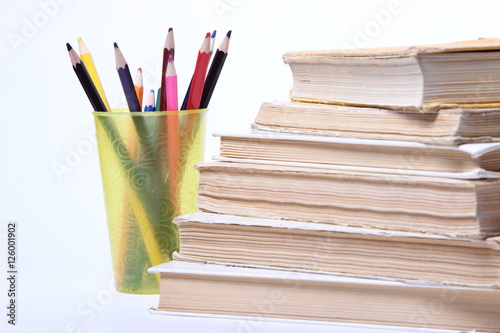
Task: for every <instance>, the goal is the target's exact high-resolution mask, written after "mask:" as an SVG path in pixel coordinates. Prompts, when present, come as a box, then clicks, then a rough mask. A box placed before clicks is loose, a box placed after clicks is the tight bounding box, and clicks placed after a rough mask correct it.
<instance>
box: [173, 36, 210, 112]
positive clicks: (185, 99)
mask: <svg viewBox="0 0 500 333" xmlns="http://www.w3.org/2000/svg"><path fill="white" fill-rule="evenodd" d="M216 34H217V30H214V31H213V32H212V35H211V36H210V58H209V61H210V59H212V54H213V52H212V51H213V49H214V44H215V35H216ZM192 83H193V78H192V77H191V81H189V86H188V88H187V91H186V95H185V96H184V99H183V100H182V105H181V110H186V108H187V102H188V98H189V93H190V92H191V84H192Z"/></svg>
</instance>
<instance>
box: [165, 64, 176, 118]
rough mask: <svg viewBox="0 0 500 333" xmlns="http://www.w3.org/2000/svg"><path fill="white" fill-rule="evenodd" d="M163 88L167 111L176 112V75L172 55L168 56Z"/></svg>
mask: <svg viewBox="0 0 500 333" xmlns="http://www.w3.org/2000/svg"><path fill="white" fill-rule="evenodd" d="M165 87H167V91H166V93H167V111H177V110H178V109H179V104H178V100H177V73H176V71H175V66H174V57H173V56H172V55H169V56H168V66H167V72H166V74H165Z"/></svg>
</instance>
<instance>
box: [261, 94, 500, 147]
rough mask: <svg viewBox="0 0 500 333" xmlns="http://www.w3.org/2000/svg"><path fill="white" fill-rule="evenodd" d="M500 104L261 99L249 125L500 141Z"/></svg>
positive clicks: (347, 134) (430, 140) (449, 141)
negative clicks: (401, 106)
mask: <svg viewBox="0 0 500 333" xmlns="http://www.w3.org/2000/svg"><path fill="white" fill-rule="evenodd" d="M499 123H500V108H489V109H485V108H481V109H477V108H476V109H474V108H468V109H467V108H451V109H442V110H440V111H439V112H426V113H422V112H421V111H419V110H404V111H398V110H388V109H382V108H373V107H356V106H342V105H329V104H317V103H294V102H280V101H274V102H266V103H262V105H261V106H260V108H259V111H258V113H257V116H256V117H255V120H254V122H253V124H252V128H254V129H261V130H266V131H274V132H284V133H296V134H309V135H318V136H329V137H338V138H355V139H356V138H357V139H370V140H371V139H374V140H394V141H412V142H422V143H427V144H432V145H452V146H453V145H459V144H465V143H483V142H498V141H500V126H498V124H499Z"/></svg>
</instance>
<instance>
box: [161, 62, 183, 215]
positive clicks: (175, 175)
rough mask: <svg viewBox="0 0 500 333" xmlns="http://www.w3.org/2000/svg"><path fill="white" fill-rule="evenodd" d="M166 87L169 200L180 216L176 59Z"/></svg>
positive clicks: (171, 65) (170, 68)
mask: <svg viewBox="0 0 500 333" xmlns="http://www.w3.org/2000/svg"><path fill="white" fill-rule="evenodd" d="M165 87H166V88H167V137H168V139H167V140H168V142H167V148H168V190H169V198H170V200H172V202H173V203H174V207H175V208H176V209H177V211H176V215H178V214H180V210H178V209H180V208H181V207H180V205H179V200H178V192H179V184H180V182H181V178H182V172H181V168H180V137H179V114H178V113H176V112H168V111H177V110H178V100H177V98H178V97H177V73H176V71H175V65H174V58H173V57H172V56H169V58H168V66H167V72H166V74H165Z"/></svg>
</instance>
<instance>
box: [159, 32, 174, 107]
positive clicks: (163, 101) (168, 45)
mask: <svg viewBox="0 0 500 333" xmlns="http://www.w3.org/2000/svg"><path fill="white" fill-rule="evenodd" d="M174 55H175V40H174V29H172V28H169V29H168V33H167V38H166V39H165V45H164V47H163V64H162V69H161V95H160V104H159V105H157V109H158V111H165V110H167V90H166V88H165V75H166V72H167V67H168V58H169V56H172V57H174Z"/></svg>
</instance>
